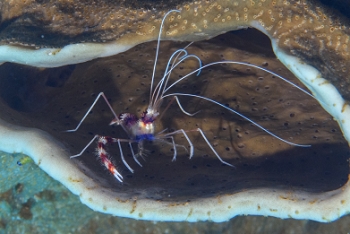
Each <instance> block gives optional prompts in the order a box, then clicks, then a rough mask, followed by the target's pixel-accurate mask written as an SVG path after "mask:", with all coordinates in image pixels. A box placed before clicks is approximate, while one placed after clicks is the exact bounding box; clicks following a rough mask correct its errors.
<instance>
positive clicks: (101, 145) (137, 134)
mask: <svg viewBox="0 0 350 234" xmlns="http://www.w3.org/2000/svg"><path fill="white" fill-rule="evenodd" d="M175 12H179V11H177V10H172V11H169V12H168V13H167V14H165V16H164V18H163V20H162V22H161V26H160V30H159V35H158V43H157V49H156V56H155V61H154V66H153V74H152V80H151V86H150V96H149V105H148V107H147V109H146V110H145V111H144V112H143V113H142V114H141V116H140V117H137V116H136V115H133V114H131V113H122V114H119V115H117V114H116V112H115V111H114V110H113V108H112V106H111V104H110V103H109V101H108V99H107V97H106V95H105V94H104V93H103V92H100V93H99V94H98V95H97V97H96V99H95V101H94V102H93V103H92V105H91V106H90V108H89V109H88V110H87V112H86V114H85V115H84V116H83V118H82V119H81V121H80V122H79V124H78V125H77V127H76V128H75V129H72V130H68V131H67V132H75V131H77V130H78V128H79V127H80V126H81V124H82V123H83V121H84V120H85V119H86V117H87V116H88V114H89V113H90V112H91V110H92V109H93V107H94V106H95V104H96V103H97V101H98V100H99V99H100V98H101V97H102V98H103V99H104V100H105V102H106V103H107V105H108V107H109V109H110V111H111V113H112V114H113V116H114V118H113V119H112V121H111V122H110V125H119V126H121V128H123V130H124V131H125V132H126V133H127V135H128V137H129V138H128V139H121V138H115V137H111V136H102V135H95V136H94V137H93V138H92V139H91V141H90V142H89V143H88V144H87V145H86V146H85V147H84V148H83V149H82V151H81V152H80V153H78V154H76V155H73V156H71V158H75V157H79V156H81V155H82V154H83V153H84V151H85V150H86V149H87V148H88V147H89V146H90V145H91V144H92V143H94V142H95V141H97V154H98V157H99V159H100V160H101V162H102V163H103V165H104V166H105V167H106V168H107V169H108V170H109V171H110V172H111V173H112V174H113V175H114V177H115V178H116V179H117V180H119V181H120V182H123V176H122V174H121V173H120V171H118V169H117V166H116V165H115V164H114V163H113V162H112V161H111V159H110V157H109V156H108V153H107V151H106V146H107V145H108V144H111V143H114V144H117V146H118V148H119V154H120V158H121V161H122V162H123V164H124V166H125V167H126V168H127V169H128V170H129V171H130V172H132V173H133V172H134V170H133V169H132V168H131V167H130V165H129V164H128V162H127V161H126V159H125V157H124V152H123V149H122V144H128V146H129V148H130V152H131V154H132V157H133V159H134V161H135V162H136V163H137V164H138V165H139V166H141V167H142V164H141V163H140V161H139V158H140V157H143V156H144V155H145V149H144V142H145V141H161V142H165V143H167V144H170V145H171V147H172V149H173V155H172V160H173V161H175V160H176V157H177V148H178V147H182V148H184V149H185V150H186V151H188V154H189V158H190V159H191V158H192V157H193V156H194V151H195V147H194V144H193V143H192V141H191V139H190V137H189V136H188V133H189V132H198V133H199V135H200V136H201V137H202V138H203V140H204V141H205V143H206V145H207V146H208V148H209V149H210V151H211V152H212V154H214V155H215V156H216V157H217V159H218V160H219V161H220V162H221V163H223V164H225V165H227V166H231V167H233V165H232V164H230V163H228V162H226V161H224V160H223V159H222V158H221V157H220V155H219V154H218V152H217V151H216V150H215V149H214V147H213V146H212V145H211V143H210V142H209V140H208V138H207V137H206V134H205V132H204V131H203V130H202V129H201V128H196V129H190V130H185V129H178V130H175V131H172V132H166V130H167V129H163V130H161V131H159V132H156V125H155V123H156V121H157V120H158V121H159V119H160V118H161V116H162V114H163V113H164V112H165V111H166V110H167V108H168V107H169V105H170V104H171V103H172V102H173V101H176V103H177V105H178V107H179V109H180V110H181V111H182V112H183V113H184V114H185V115H188V116H194V115H196V114H197V113H198V112H195V113H189V112H187V111H186V110H185V109H184V108H183V106H182V105H181V102H180V99H179V97H191V98H197V99H201V100H203V101H206V102H208V103H211V104H213V105H217V106H219V107H221V108H224V109H226V110H228V111H229V112H231V113H233V114H236V115H238V116H240V117H241V118H243V119H244V120H245V121H248V122H250V123H251V124H253V125H255V126H256V127H257V128H260V129H261V130H262V131H264V132H266V133H267V134H269V135H271V136H273V137H275V138H277V139H278V140H280V141H282V142H284V143H286V144H289V145H292V146H299V147H309V146H310V145H301V144H296V143H293V142H290V141H287V140H285V139H282V138H280V137H279V136H277V135H275V134H274V133H272V132H270V131H269V130H267V129H265V128H264V127H262V126H261V125H259V124H257V123H256V122H254V121H252V120H251V119H249V118H248V117H246V116H244V115H242V114H241V113H239V112H237V111H236V110H234V109H232V108H230V107H228V106H226V105H223V104H222V103H220V102H217V101H215V100H214V99H211V98H208V97H205V96H200V95H196V94H191V93H181V92H171V89H172V88H173V87H174V86H175V85H177V84H178V83H180V82H182V81H183V80H186V79H190V78H191V77H193V76H195V75H197V76H200V72H201V71H202V70H203V69H205V68H207V67H210V66H213V65H216V64H238V65H244V66H248V67H252V68H256V69H259V70H262V71H264V72H267V73H270V74H272V75H274V76H275V77H278V78H280V79H282V80H283V81H285V82H288V83H289V84H291V85H292V86H294V87H296V88H298V89H300V90H301V91H302V92H304V93H306V94H307V95H310V96H312V95H311V94H309V93H308V92H306V91H304V90H303V89H301V88H299V87H298V86H297V85H295V84H293V83H291V82H290V81H288V80H286V79H285V78H283V77H281V76H279V75H278V74H276V73H273V72H271V71H269V70H267V69H265V68H262V67H259V66H256V65H252V64H248V63H244V62H237V61H218V62H213V63H209V64H206V65H203V64H202V61H201V59H200V58H199V57H198V56H196V55H193V54H189V53H188V52H187V50H186V49H187V47H188V46H187V47H185V48H183V49H178V50H176V51H175V52H174V53H173V54H172V55H171V56H170V58H169V60H168V63H167V66H166V68H165V71H164V75H163V77H162V78H161V79H160V80H159V82H158V83H156V84H155V82H154V80H155V71H156V65H157V58H158V54H159V44H160V38H161V33H162V28H163V24H164V21H165V20H166V17H167V16H168V15H169V14H171V13H175ZM188 59H194V60H196V61H198V64H199V65H198V69H196V70H193V71H192V72H190V73H188V74H186V75H184V76H182V77H181V78H179V79H177V80H176V81H175V82H172V83H171V82H170V77H171V75H172V71H173V70H174V69H176V68H177V67H178V66H179V64H181V63H182V62H183V61H185V60H188ZM165 98H171V99H172V100H171V101H170V103H169V104H168V105H167V106H166V107H165V108H164V111H163V112H161V107H162V103H163V100H164V99H165ZM199 111H200V110H199ZM175 135H182V136H183V137H184V139H185V141H186V142H187V143H188V146H189V147H188V148H187V147H185V146H183V145H178V144H177V143H176V142H175V138H174V136H175ZM134 144H137V152H136V153H135V152H134V148H133V145H134Z"/></svg>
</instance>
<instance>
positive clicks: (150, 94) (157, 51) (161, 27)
mask: <svg viewBox="0 0 350 234" xmlns="http://www.w3.org/2000/svg"><path fill="white" fill-rule="evenodd" d="M172 12H178V13H180V11H179V10H171V11H168V12H167V13H166V14H165V15H164V17H163V20H162V23H161V24H160V28H159V34H158V42H157V50H156V58H155V59H154V66H153V74H152V82H151V88H150V93H149V100H150V103H152V100H151V98H152V92H153V82H154V75H155V73H156V66H157V60H158V53H159V44H160V36H161V35H162V29H163V24H164V21H165V18H166V17H167V16H168V15H169V14H170V13H172Z"/></svg>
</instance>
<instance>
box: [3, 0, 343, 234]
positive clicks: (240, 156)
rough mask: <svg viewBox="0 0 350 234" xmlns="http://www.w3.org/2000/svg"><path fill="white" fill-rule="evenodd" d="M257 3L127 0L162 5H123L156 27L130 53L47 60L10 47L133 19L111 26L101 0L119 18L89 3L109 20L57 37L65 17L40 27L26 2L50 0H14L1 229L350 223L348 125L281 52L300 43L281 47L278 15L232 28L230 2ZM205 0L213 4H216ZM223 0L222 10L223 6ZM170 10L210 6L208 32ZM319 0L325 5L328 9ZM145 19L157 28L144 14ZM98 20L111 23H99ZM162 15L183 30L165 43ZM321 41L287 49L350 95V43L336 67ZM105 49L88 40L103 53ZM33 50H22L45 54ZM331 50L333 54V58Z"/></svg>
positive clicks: (306, 229)
mask: <svg viewBox="0 0 350 234" xmlns="http://www.w3.org/2000/svg"><path fill="white" fill-rule="evenodd" d="M24 2H25V1H24ZM47 2H48V3H47V4H48V5H50V4H53V5H54V7H52V10H51V11H52V12H54V11H55V9H56V8H57V9H59V10H58V12H69V10H72V9H70V6H69V4H68V3H65V4H66V5H64V4H63V3H60V4H62V5H60V4H58V5H56V4H54V3H52V1H47ZM63 2H65V1H63ZM77 2H80V1H77ZM202 2H203V4H209V5H208V6H206V5H205V6H201V4H202ZM228 2H229V3H228ZM251 2H254V1H251ZM266 2H267V3H265V1H256V6H254V7H256V9H261V11H258V10H257V11H255V13H256V12H263V11H266V12H269V9H272V8H264V6H265V4H272V5H273V6H274V7H275V8H276V9H279V8H282V6H283V7H284V10H283V11H282V10H281V9H280V10H279V11H280V12H283V13H285V11H286V12H289V13H288V14H291V13H290V12H293V11H294V10H295V9H296V8H297V6H298V4H300V1H277V5H276V6H275V4H276V1H271V3H270V1H267V0H266ZM273 2H275V3H273ZM286 2H288V4H287V3H286ZM297 2H298V3H297ZM301 2H302V4H304V5H303V7H302V8H303V9H304V10H306V9H307V7H309V8H311V9H310V10H313V9H314V8H313V7H314V6H315V9H316V8H317V7H316V6H322V7H323V8H322V12H324V13H323V14H324V15H322V17H321V15H319V16H317V17H316V16H315V17H316V18H317V19H319V18H322V20H323V21H325V20H326V19H325V17H326V16H329V18H331V16H333V14H334V11H337V12H338V10H341V13H339V14H342V15H344V18H341V20H339V21H340V22H341V23H342V24H345V23H348V21H347V19H346V16H347V14H348V13H349V12H347V10H346V7H348V9H349V6H346V5H345V6H344V5H342V2H340V3H337V1H336V2H335V3H334V4H335V5H333V4H330V3H329V2H327V1H306V0H305V1H301ZM34 3H35V4H34ZM243 3H244V4H246V3H245V1H198V2H189V1H168V2H166V1H151V0H146V1H130V2H128V3H125V2H123V1H120V2H119V1H116V3H113V4H112V3H111V4H112V5H113V7H117V5H118V4H121V6H122V7H125V9H129V10H130V9H139V8H142V9H146V10H144V11H143V14H145V15H146V16H147V14H148V13H145V12H148V11H149V12H158V9H159V12H158V13H153V14H154V15H155V16H154V15H153V16H152V17H150V18H147V17H146V19H144V18H143V17H144V15H143V14H141V13H137V14H136V13H135V14H134V15H133V16H132V17H130V18H128V17H127V16H128V14H129V10H126V11H127V13H125V15H123V16H118V17H120V21H121V22H122V21H123V20H125V18H127V19H126V20H125V22H126V23H125V24H126V25H128V27H129V28H136V29H135V30H136V31H135V32H136V33H135V36H134V37H135V38H136V37H137V36H136V34H137V35H143V34H145V33H144V32H143V31H142V27H145V28H147V30H149V33H150V34H152V37H149V38H148V37H147V38H146V39H140V40H136V39H135V40H136V41H137V43H136V42H135V43H134V42H132V40H133V38H132V37H127V40H126V41H130V46H127V47H125V48H123V49H121V50H120V53H114V52H113V53H112V52H106V53H105V54H103V55H91V56H90V57H88V56H89V55H87V57H86V59H85V58H83V57H79V56H80V55H79V56H78V55H77V57H79V58H76V57H75V55H74V53H72V54H68V55H66V56H67V58H68V59H72V60H71V61H74V62H65V61H64V62H62V61H61V60H60V61H58V60H57V61H54V62H52V61H47V63H45V61H41V62H40V64H41V65H40V64H39V63H37V62H33V63H31V62H28V64H27V63H26V62H25V60H23V61H24V62H23V61H21V60H20V59H18V60H17V58H15V56H14V57H13V59H12V60H11V59H10V58H11V57H6V56H8V55H6V56H5V53H6V50H9V51H13V53H14V54H15V53H17V52H18V51H22V49H23V48H24V50H27V48H30V49H29V51H31V50H33V51H38V50H40V49H47V48H59V49H57V51H56V52H52V53H60V52H61V49H60V48H62V51H64V49H63V48H65V49H66V48H67V47H69V46H71V45H74V44H76V43H82V44H81V45H85V44H84V43H87V44H86V46H91V44H88V43H96V44H103V45H105V44H108V43H111V42H112V41H114V40H116V41H118V40H119V39H120V38H123V36H124V34H125V35H127V34H128V33H130V32H133V31H132V29H129V31H127V32H124V33H123V34H120V35H115V34H116V33H115V31H114V30H117V29H116V28H121V30H122V29H123V27H124V26H123V24H124V23H123V24H122V23H120V25H118V24H116V26H113V25H112V26H111V25H109V24H111V22H113V20H114V18H113V17H112V16H111V15H110V12H111V11H112V10H111V9H109V8H107V7H106V8H104V7H102V6H105V5H106V4H107V5H108V4H109V3H107V2H104V1H103V3H100V2H99V1H92V0H91V1H90V5H89V7H87V8H93V7H97V6H96V5H99V4H101V5H100V6H101V11H103V12H104V13H103V15H104V16H107V15H108V17H109V20H110V21H108V22H107V21H106V22H105V23H104V25H105V26H103V27H102V26H101V24H102V23H101V22H100V23H99V20H103V19H98V15H97V16H96V15H95V16H93V15H89V16H84V17H85V20H89V23H91V22H90V21H91V18H94V17H96V19H94V21H93V23H91V25H92V26H91V25H90V26H86V25H85V24H83V25H84V26H81V25H80V26H79V27H85V28H84V30H82V31H81V32H79V33H78V32H75V34H74V36H73V34H72V32H71V31H70V30H72V28H73V27H76V26H68V24H66V25H65V26H66V29H62V32H63V33H62V35H61V34H52V35H48V34H47V32H48V31H50V30H52V29H48V28H47V27H46V26H42V28H40V30H41V31H40V32H39V33H37V32H35V30H37V28H38V27H39V25H41V24H42V22H39V20H38V21H35V20H33V18H31V16H30V14H29V16H21V15H19V13H18V12H17V11H15V10H14V9H17V8H18V9H19V8H21V9H27V8H28V7H30V4H33V5H32V6H35V9H39V8H41V7H44V6H43V5H42V4H43V3H42V1H33V2H32V3H28V4H29V5H26V4H27V3H21V4H24V5H21V4H20V3H18V4H19V5H17V6H14V5H13V4H12V2H11V1H3V2H2V3H0V14H1V15H0V22H1V24H0V64H1V63H2V62H3V63H2V64H1V66H0V107H1V113H0V118H1V119H0V138H1V139H0V149H2V150H3V151H0V160H1V163H0V167H1V170H0V197H1V199H0V233H11V234H12V233H349V232H350V218H349V216H348V215H346V214H348V213H349V212H350V206H349V202H350V200H349V196H350V192H349V191H350V190H349V189H350V188H349V181H348V179H349V156H350V152H349V138H348V136H347V128H346V127H347V126H348V125H346V124H347V123H339V122H341V121H339V118H338V115H337V114H334V113H335V112H332V110H331V111H330V110H329V109H327V108H325V109H326V110H325V109H324V108H323V107H324V106H327V105H329V104H328V103H326V101H327V99H331V98H330V96H332V95H331V91H330V92H329V97H328V96H327V95H326V96H324V97H320V92H318V90H317V88H315V89H313V86H312V85H311V86H309V84H308V83H307V82H304V83H303V82H302V81H301V80H302V78H300V76H299V73H298V72H296V70H293V66H294V65H293V64H287V65H286V63H284V60H283V59H282V57H281V55H280V54H278V53H277V52H276V51H278V49H276V48H280V47H281V48H282V50H281V51H282V54H283V51H286V50H287V49H286V48H287V47H286V48H284V47H283V45H277V46H276V44H273V43H272V45H271V40H272V41H274V40H275V41H276V38H279V39H281V38H282V39H283V40H285V43H284V44H286V45H287V44H288V43H287V42H286V41H288V39H284V38H283V37H284V36H285V34H283V33H281V34H280V35H273V36H270V34H269V32H267V33H266V32H265V31H264V30H267V29H266V28H268V26H266V25H265V26H264V27H265V29H261V28H259V26H256V28H258V29H259V30H260V31H263V32H264V33H262V32H260V31H258V30H257V29H254V28H251V25H254V24H255V23H254V22H253V23H251V24H249V25H248V24H245V23H242V22H241V23H240V24H238V26H237V25H235V26H232V27H233V28H232V29H240V28H244V29H242V30H236V31H230V30H227V29H229V28H230V27H231V26H226V23H227V21H229V20H230V19H231V15H229V16H226V15H224V13H225V14H226V13H227V12H230V11H229V8H230V7H224V4H231V5H234V6H235V7H240V4H243ZM76 4H77V5H79V4H80V3H76ZM81 4H82V3H81ZM114 4H117V5H114ZM154 4H158V5H157V7H158V8H157V7H154V6H155V5H154ZM250 4H252V3H250ZM254 4H255V3H254ZM293 4H294V5H293ZM310 4H311V5H310ZM312 4H314V5H312ZM315 4H316V5H315ZM317 4H318V5H317ZM336 4H339V5H336ZM44 5H45V4H44ZM82 5H84V4H82ZM231 5H230V6H231ZM272 5H271V6H272ZM250 6H252V5H250ZM292 6H294V8H293V7H292ZM340 6H342V7H343V9H341V7H340ZM16 7H17V8H16ZM122 7H121V8H122ZM202 7H203V8H205V7H208V8H205V9H207V10H204V11H203V12H202V11H201V10H200V9H201V8H202ZM288 7H291V9H289V8H288ZM212 8H215V9H217V10H218V12H223V13H220V16H219V15H218V13H216V15H215V17H216V18H214V19H212V17H211V16H210V15H211V13H210V12H211V9H212ZM252 8H253V6H252ZM5 9H6V10H5ZM18 9H17V10H18ZM74 9H75V10H74V11H73V13H69V14H71V15H73V18H75V17H76V19H79V18H81V15H79V14H83V15H84V14H87V12H88V10H85V11H84V9H83V8H74ZM106 9H107V10H106ZM171 9H181V10H182V11H185V10H187V11H189V12H194V15H195V16H196V17H197V14H196V13H197V10H198V9H199V10H198V11H199V12H201V17H203V19H201V22H202V23H203V22H204V26H203V31H200V32H199V31H196V30H197V25H193V24H195V21H193V22H192V23H189V24H192V26H191V27H192V30H194V31H193V32H191V30H189V32H187V31H186V30H187V29H186V30H185V29H184V30H183V31H184V32H183V33H179V36H178V35H177V34H176V33H177V30H180V29H178V28H177V27H179V28H181V24H180V23H177V21H176V20H180V19H181V17H184V16H181V15H177V14H181V11H180V10H173V11H170V12H169V10H171ZM226 9H227V10H226ZM242 9H243V12H248V13H249V10H248V9H247V10H245V8H242ZM254 9H255V8H254ZM288 9H289V10H288ZM51 11H48V13H45V14H43V15H42V16H40V17H43V18H45V17H49V16H48V15H49V14H54V13H52V12H51ZM130 11H131V10H130ZM295 11H296V10H295ZM6 12H7V13H6ZM15 12H16V13H15ZM19 12H20V10H19ZM25 12H26V10H23V12H22V13H23V14H24V13H25ZM28 12H29V11H28ZM28 12H27V13H28ZM50 12H51V13H50ZM74 12H75V13H74ZM77 12H79V14H78V13H77ZM135 12H136V10H135ZM205 12H206V13H205ZM315 12H317V13H318V14H321V13H320V12H321V10H319V9H318V8H317V9H316V10H315ZM248 13H247V14H248ZM158 14H159V15H158ZM221 14H222V15H221ZM235 14H236V15H235V16H236V20H237V21H239V22H240V19H239V17H240V16H238V15H237V13H235ZM261 14H263V13H261ZM269 14H272V13H269ZM327 14H329V15H327ZM14 15H16V16H15V18H13V19H12V18H11V17H13V16H14ZM24 15H25V14H24ZM175 15H176V17H175ZM233 15H234V14H233V13H232V17H233ZM180 16H181V17H180ZM224 16H225V17H224ZM16 17H17V18H16ZM90 17H91V18H90ZM135 17H136V19H137V17H140V18H142V20H146V21H150V22H153V21H154V22H156V25H157V27H154V28H153V27H149V28H148V26H147V25H146V24H145V25H143V26H142V27H141V26H136V24H135V23H130V22H132V21H133V20H134V19H135ZM244 17H248V16H244ZM249 17H252V18H254V17H255V18H254V19H256V18H259V17H260V16H259V15H254V16H249ZM280 17H281V18H282V16H280ZM342 17H343V16H342ZM49 18H52V17H49ZM100 18H101V17H100ZM118 19H119V18H118ZM209 19H211V20H214V21H215V19H216V21H217V20H219V21H220V22H221V23H222V25H224V26H222V27H223V28H222V29H220V30H219V29H217V28H215V26H210V24H209V23H208V25H209V26H208V25H207V23H206V20H209ZM223 19H224V20H223ZM61 20H66V19H62V18H61ZM69 20H71V19H69ZM173 21H174V22H175V23H172V22H173ZM216 21H215V22H216ZM323 21H322V22H323ZM123 22H124V21H123ZM169 22H171V23H172V24H170V26H169ZM335 22H336V23H338V21H337V20H335ZM344 22H345V23H344ZM22 23H23V25H22ZM304 23H305V22H304V21H303V23H302V24H300V25H303V24H304ZM336 23H335V24H336ZM47 24H51V26H52V25H53V24H54V23H52V22H51V23H47ZM178 24H179V25H180V26H179V25H178ZM185 24H186V25H187V22H186V23H185ZM260 24H261V25H263V22H261V21H260ZM305 24H306V23H305ZM33 25H34V26H33ZM96 25H97V26H96ZM106 25H107V26H108V27H110V28H111V30H107V29H105V27H107V26H106ZM198 25H200V24H199V23H198ZM205 25H207V26H205ZM247 25H248V26H247ZM100 26H101V27H102V28H104V30H105V31H102V30H100V31H98V30H97V31H94V30H95V29H96V28H98V27H100ZM345 26H346V27H347V28H345V29H344V28H341V27H339V28H337V29H336V30H340V31H341V30H342V33H344V35H347V38H348V39H349V38H350V37H349V35H348V34H349V24H347V25H345ZM345 26H344V27H345ZM56 27H58V26H57V25H56ZM163 27H164V28H163ZM183 27H184V26H183ZM198 27H199V26H198ZM207 27H208V29H207ZM217 27H219V26H217ZM220 27H221V26H220ZM248 27H249V28H248ZM299 27H302V26H299ZM315 27H316V26H315ZM28 28H31V29H28ZM53 28H55V27H53ZM160 28H162V30H164V31H162V30H161V31H160V34H159V35H160V38H163V37H166V39H171V40H159V41H157V38H158V33H159V29H160ZM168 28H169V31H168ZM26 30H29V31H28V32H27V31H26ZM30 30H32V31H30ZM90 30H91V32H90ZM138 30H140V31H138ZM171 30H173V31H171ZM206 30H208V31H206ZM317 30H318V29H317ZM320 30H321V29H320ZM21 31H23V34H26V35H27V37H26V38H23V37H22V36H23V35H21V34H22V32H21ZM226 31H227V32H226ZM30 32H33V33H32V34H31V33H30ZM305 32H306V30H305ZM35 33H36V34H35ZM173 33H174V34H173ZM34 34H35V35H34ZM130 34H131V35H133V34H132V33H130ZM265 34H266V35H265ZM38 35H40V36H39V37H38ZM44 35H45V36H44ZM82 35H83V36H82ZM267 35H268V36H267ZM319 35H321V36H319V37H322V34H321V33H320V34H319ZM337 35H338V37H342V36H343V34H341V33H339V34H337ZM275 36H276V37H275ZM300 36H301V34H300ZM85 37H86V38H88V39H86V38H85ZM96 37H97V38H100V39H96ZM269 37H270V38H269ZM325 37H326V36H325ZM295 38H296V36H295ZM41 39H43V41H40V40H41ZM282 39H281V40H282ZM313 39H314V38H313ZM35 40H38V42H36V41H35ZM45 40H47V41H45ZM120 40H122V39H120ZM339 41H341V40H340V39H339ZM309 42H310V43H306V42H305V43H304V44H303V43H300V44H299V45H298V46H295V47H293V48H292V49H290V51H289V52H288V53H289V54H293V55H294V56H296V57H298V58H300V59H301V61H302V62H301V63H304V61H307V62H309V63H310V64H311V65H312V66H314V67H316V68H317V69H319V71H320V73H318V74H322V75H324V76H328V75H329V76H331V75H332V74H336V76H332V78H330V81H328V80H327V81H325V82H323V83H322V84H320V85H318V86H322V85H323V84H328V83H334V85H335V87H336V90H338V91H339V93H340V94H341V96H342V97H344V99H345V100H348V99H349V96H350V95H349V92H348V90H350V89H349V88H348V85H349V84H348V83H350V82H348V80H349V79H350V78H349V75H348V73H347V70H346V69H347V67H346V65H349V64H350V62H349V59H348V58H349V54H348V49H347V47H346V46H343V45H340V46H339V47H341V48H343V51H342V53H341V52H339V53H338V50H337V51H336V52H334V54H337V55H339V57H341V58H342V59H343V60H341V59H338V60H337V61H338V65H334V64H333V60H334V59H337V58H338V57H336V56H335V55H334V57H332V56H333V54H332V53H331V52H332V51H331V49H328V50H326V51H327V53H324V54H322V53H318V52H315V51H316V49H315V48H316V46H315V47H312V46H311V47H308V46H310V45H311V44H312V42H311V39H310V41H309ZM341 42H343V41H341ZM45 43H47V44H45ZM122 43H125V41H122ZM122 43H121V44H122ZM320 44H322V43H320ZM3 45H5V46H8V45H9V46H10V47H2V46H3ZM92 45H93V44H92ZM111 45H112V44H108V46H110V47H108V48H112V47H113V46H114V44H113V45H112V46H111ZM11 46H13V47H11ZM288 46H289V44H288ZM328 46H329V48H333V47H332V46H333V45H331V46H330V45H328ZM15 47H16V48H15ZM291 47H292V46H291ZM325 47H327V46H325ZM9 48H10V49H9ZM14 48H15V49H14ZM89 48H90V47H89ZM91 48H92V49H91V51H90V50H89V52H87V54H88V53H91V54H93V53H94V52H93V50H94V48H93V46H91ZM113 48H114V47H113ZM288 48H289V47H288ZM301 48H302V49H303V50H304V52H301V50H302V49H301ZM317 48H318V47H317ZM337 48H338V47H337ZM318 49H319V48H318ZM287 51H288V50H287ZM305 51H306V52H305ZM339 51H341V50H340V49H339ZM1 53H3V55H1ZM21 53H22V52H21ZM45 53H46V52H45ZM288 53H287V54H288ZM314 53H315V54H318V57H317V56H315V55H314ZM23 54H25V53H23ZM107 54H108V55H107ZM114 54H115V55H114ZM276 54H277V57H276ZM325 54H326V55H327V56H329V59H328V57H325ZM28 55H29V57H25V56H27V55H23V58H24V57H25V58H26V59H27V60H28V58H30V56H32V57H33V61H36V59H37V58H36V57H35V56H38V59H39V55H38V54H36V55H32V54H31V53H28ZM51 55H52V54H51ZM51 55H50V56H51ZM1 56H3V57H1ZM21 56H22V55H21ZM67 58H66V59H67ZM321 58H322V59H324V60H322V59H321ZM328 60H332V61H329V62H330V65H329V64H328V65H324V61H328ZM11 61H12V62H11ZM28 61H29V60H28ZM38 61H39V60H38ZM26 64H27V65H26ZM38 64H39V65H38ZM307 65H309V64H307ZM337 66H339V67H337ZM339 69H340V70H341V72H337V71H338V70H339ZM300 70H303V69H300ZM304 70H306V69H304ZM293 73H294V74H293ZM300 73H302V75H301V76H304V73H303V72H300ZM310 73H311V72H310ZM305 76H306V75H305ZM298 78H299V79H298ZM344 80H345V81H344ZM305 83H306V86H305ZM311 83H312V82H311ZM310 87H311V91H309V89H308V88H310ZM332 87H333V86H332ZM345 102H346V101H345ZM320 103H321V105H320ZM338 104H339V103H338ZM346 105H347V104H344V105H343V107H342V108H340V109H341V110H342V111H341V112H342V113H343V112H344V113H346V110H345V109H346V108H347V107H348V106H346ZM322 106H323V107H322ZM344 122H345V121H344Z"/></svg>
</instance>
